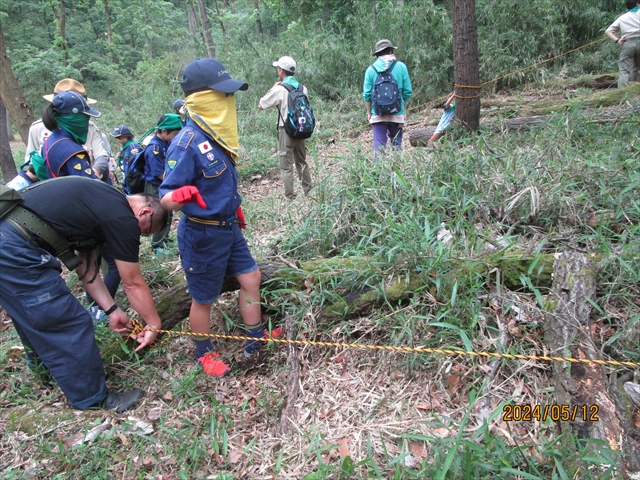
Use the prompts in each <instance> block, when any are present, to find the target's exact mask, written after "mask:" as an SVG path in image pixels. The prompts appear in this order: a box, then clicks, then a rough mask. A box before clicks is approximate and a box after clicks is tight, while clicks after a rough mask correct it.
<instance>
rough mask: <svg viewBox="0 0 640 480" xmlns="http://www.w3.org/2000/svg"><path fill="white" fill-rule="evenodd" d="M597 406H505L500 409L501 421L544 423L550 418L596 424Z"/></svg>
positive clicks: (556, 420) (597, 418)
mask: <svg viewBox="0 0 640 480" xmlns="http://www.w3.org/2000/svg"><path fill="white" fill-rule="evenodd" d="M598 411H599V407H598V406H597V405H527V404H525V405H505V406H504V407H502V420H504V421H505V422H531V421H533V420H538V421H542V422H544V421H545V420H547V419H548V418H550V419H551V420H552V421H554V422H558V421H562V422H567V421H575V420H582V421H584V422H598V421H600V418H599V417H598Z"/></svg>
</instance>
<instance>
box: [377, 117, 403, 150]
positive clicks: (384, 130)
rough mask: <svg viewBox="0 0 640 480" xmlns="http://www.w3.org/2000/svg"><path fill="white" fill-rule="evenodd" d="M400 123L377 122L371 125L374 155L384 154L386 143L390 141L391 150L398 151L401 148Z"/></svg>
mask: <svg viewBox="0 0 640 480" xmlns="http://www.w3.org/2000/svg"><path fill="white" fill-rule="evenodd" d="M400 125H401V124H400V123H393V122H378V123H373V124H372V126H373V151H374V152H375V153H376V154H384V151H385V149H386V148H387V142H388V141H389V140H390V141H391V148H392V150H400V148H401V147H402V131H403V129H402V128H400Z"/></svg>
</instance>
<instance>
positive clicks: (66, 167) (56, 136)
mask: <svg viewBox="0 0 640 480" xmlns="http://www.w3.org/2000/svg"><path fill="white" fill-rule="evenodd" d="M47 148H48V151H47ZM42 158H44V161H45V165H46V166H47V174H48V175H49V178H55V177H66V176H69V175H76V176H79V177H89V178H97V177H96V176H95V174H94V173H93V170H92V169H91V165H89V160H90V158H89V153H88V152H87V151H86V150H85V149H84V147H83V146H82V145H78V144H77V143H76V142H75V141H74V140H73V139H72V138H71V135H70V134H69V133H68V132H67V131H66V130H62V129H60V128H58V129H56V130H54V131H53V133H51V135H49V137H47V139H46V141H45V142H44V145H42Z"/></svg>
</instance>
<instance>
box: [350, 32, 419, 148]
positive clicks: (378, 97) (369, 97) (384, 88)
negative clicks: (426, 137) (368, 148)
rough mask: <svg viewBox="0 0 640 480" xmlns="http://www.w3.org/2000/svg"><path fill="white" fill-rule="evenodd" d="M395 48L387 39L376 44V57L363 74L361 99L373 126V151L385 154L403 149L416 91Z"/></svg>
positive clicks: (374, 54) (374, 53)
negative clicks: (408, 111) (408, 110)
mask: <svg viewBox="0 0 640 480" xmlns="http://www.w3.org/2000/svg"><path fill="white" fill-rule="evenodd" d="M396 49H397V47H394V46H393V45H392V44H391V42H390V41H389V40H387V39H382V40H379V41H378V42H376V45H375V49H374V52H373V56H375V57H377V58H376V61H375V62H373V64H371V65H370V66H369V68H367V70H366V72H365V74H364V85H363V90H362V96H363V97H364V101H365V104H366V108H367V120H368V121H369V123H371V124H372V126H373V151H374V152H375V153H376V155H378V154H380V153H382V152H383V151H384V150H385V148H386V147H387V142H388V141H389V140H390V141H391V147H392V148H393V149H394V150H399V149H400V148H401V147H402V130H403V128H404V124H405V123H406V110H405V108H406V103H407V102H408V101H409V99H410V98H411V94H412V93H413V90H412V88H411V79H410V78H409V70H408V69H407V66H406V65H405V64H404V63H402V62H401V61H399V60H398V59H397V58H396V56H395V54H394V51H395V50H396Z"/></svg>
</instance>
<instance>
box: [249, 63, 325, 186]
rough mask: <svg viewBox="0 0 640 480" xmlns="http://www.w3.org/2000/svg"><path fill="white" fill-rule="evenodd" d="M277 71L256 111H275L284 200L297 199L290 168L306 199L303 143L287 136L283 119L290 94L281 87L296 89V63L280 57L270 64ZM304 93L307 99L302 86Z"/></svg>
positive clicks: (307, 177) (307, 183) (307, 181)
mask: <svg viewBox="0 0 640 480" xmlns="http://www.w3.org/2000/svg"><path fill="white" fill-rule="evenodd" d="M272 65H273V66H274V67H276V72H277V75H278V81H277V82H276V83H274V85H273V86H272V87H271V88H270V89H269V91H267V93H266V94H265V95H264V96H263V97H262V98H261V99H260V102H259V103H258V109H259V110H265V109H267V108H271V107H277V108H278V112H279V113H278V158H279V160H280V175H281V176H282V181H283V182H284V195H285V196H286V197H287V198H290V199H293V198H296V194H295V192H294V189H293V166H294V165H295V168H296V172H297V173H298V178H299V179H300V182H301V183H302V190H303V191H304V194H305V195H308V194H309V190H311V188H312V187H313V185H312V184H311V172H310V170H309V165H307V147H306V140H304V139H295V138H291V137H290V136H289V135H287V132H285V130H284V121H285V120H284V117H286V115H287V108H288V107H289V91H288V90H287V89H286V88H285V87H284V86H283V84H285V83H286V84H288V85H291V86H292V87H293V88H298V86H299V85H300V82H298V80H296V78H295V77H294V74H295V71H296V62H295V60H294V59H293V58H291V57H287V56H284V57H280V58H279V59H278V60H276V61H275V62H273V63H272ZM302 90H303V92H304V94H305V95H306V96H307V97H308V96H309V93H308V92H307V87H305V86H303V89H302Z"/></svg>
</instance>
